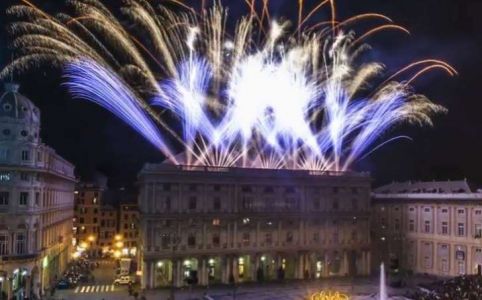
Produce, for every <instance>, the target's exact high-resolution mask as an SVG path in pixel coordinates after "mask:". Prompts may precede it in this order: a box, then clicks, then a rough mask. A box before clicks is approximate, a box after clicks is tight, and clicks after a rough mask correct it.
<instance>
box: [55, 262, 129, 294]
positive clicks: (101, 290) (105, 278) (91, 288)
mask: <svg viewBox="0 0 482 300" xmlns="http://www.w3.org/2000/svg"><path fill="white" fill-rule="evenodd" d="M97 262H99V267H98V268H96V269H94V271H93V272H92V275H93V276H94V281H93V282H89V283H85V284H81V285H79V286H77V287H76V288H75V289H69V290H58V291H57V292H56V293H55V297H54V299H65V300H70V299H72V300H84V299H96V300H97V299H98V300H102V299H103V300H111V299H112V300H114V299H129V300H133V299H134V298H133V297H130V298H129V297H128V292H127V288H126V287H125V286H114V284H113V282H114V278H115V263H114V262H113V261H110V260H98V261H97Z"/></svg>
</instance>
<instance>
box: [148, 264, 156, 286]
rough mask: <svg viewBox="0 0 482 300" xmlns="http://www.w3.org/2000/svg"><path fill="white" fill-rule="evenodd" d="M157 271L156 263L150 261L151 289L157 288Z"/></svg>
mask: <svg viewBox="0 0 482 300" xmlns="http://www.w3.org/2000/svg"><path fill="white" fill-rule="evenodd" d="M155 271H156V267H155V265H154V262H153V261H151V262H149V277H150V278H149V287H150V288H151V289H153V288H155V284H154V282H155V276H156V274H155Z"/></svg>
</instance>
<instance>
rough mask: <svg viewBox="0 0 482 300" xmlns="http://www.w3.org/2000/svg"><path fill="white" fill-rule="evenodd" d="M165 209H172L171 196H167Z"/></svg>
mask: <svg viewBox="0 0 482 300" xmlns="http://www.w3.org/2000/svg"><path fill="white" fill-rule="evenodd" d="M165 209H166V211H170V210H171V198H170V197H166V206H165Z"/></svg>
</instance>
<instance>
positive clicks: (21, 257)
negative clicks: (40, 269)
mask: <svg viewBox="0 0 482 300" xmlns="http://www.w3.org/2000/svg"><path fill="white" fill-rule="evenodd" d="M39 254H40V253H39V252H35V253H27V254H11V255H2V256H0V261H3V262H9V261H20V260H30V259H36V258H37V257H38V256H39Z"/></svg>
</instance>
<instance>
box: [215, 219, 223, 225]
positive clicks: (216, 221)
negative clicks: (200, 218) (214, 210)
mask: <svg viewBox="0 0 482 300" xmlns="http://www.w3.org/2000/svg"><path fill="white" fill-rule="evenodd" d="M219 224H221V221H220V220H219V219H213V225H214V226H219Z"/></svg>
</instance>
